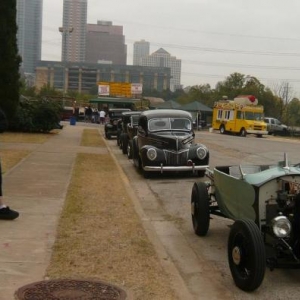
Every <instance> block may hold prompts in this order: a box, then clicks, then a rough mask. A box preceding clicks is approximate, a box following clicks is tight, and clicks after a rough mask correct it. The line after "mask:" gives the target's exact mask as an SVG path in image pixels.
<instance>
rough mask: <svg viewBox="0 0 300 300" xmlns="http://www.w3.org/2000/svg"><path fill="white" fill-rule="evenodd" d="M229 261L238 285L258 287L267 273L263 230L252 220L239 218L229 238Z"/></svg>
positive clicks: (250, 287) (252, 289)
mask: <svg viewBox="0 0 300 300" xmlns="http://www.w3.org/2000/svg"><path fill="white" fill-rule="evenodd" d="M228 262H229V266H230V271H231V275H232V277H233V280H234V282H235V284H236V286H237V287H239V288H240V289H241V290H244V291H248V292H251V291H254V290H255V289H257V288H258V287H259V286H260V285H261V283H262V281H263V279H264V275H265V269H266V253H265V246H264V242H263V239H262V236H261V232H260V230H259V228H258V227H257V225H256V224H255V223H254V222H253V221H252V220H237V221H235V223H234V224H233V226H232V228H231V230H230V234H229V238H228Z"/></svg>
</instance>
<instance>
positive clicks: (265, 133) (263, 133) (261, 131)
mask: <svg viewBox="0 0 300 300" xmlns="http://www.w3.org/2000/svg"><path fill="white" fill-rule="evenodd" d="M247 133H249V134H261V135H267V134H268V131H266V130H252V129H250V130H247Z"/></svg>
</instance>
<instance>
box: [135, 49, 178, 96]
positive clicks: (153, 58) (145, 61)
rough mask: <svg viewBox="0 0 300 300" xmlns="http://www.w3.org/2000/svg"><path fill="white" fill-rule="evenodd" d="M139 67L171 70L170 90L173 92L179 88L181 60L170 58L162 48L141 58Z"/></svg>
mask: <svg viewBox="0 0 300 300" xmlns="http://www.w3.org/2000/svg"><path fill="white" fill-rule="evenodd" d="M140 65H141V66H149V67H168V68H170V69H171V76H172V78H171V81H170V90H171V91H175V90H177V89H180V88H181V84H180V78H181V60H180V59H177V58H176V57H175V56H171V55H170V53H168V52H167V51H166V50H164V49H163V48H160V49H158V50H157V51H156V52H154V53H152V54H151V55H148V56H147V57H144V58H141V63H140Z"/></svg>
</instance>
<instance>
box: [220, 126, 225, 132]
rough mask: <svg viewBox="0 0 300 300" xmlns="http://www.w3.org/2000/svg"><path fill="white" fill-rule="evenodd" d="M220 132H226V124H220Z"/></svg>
mask: <svg viewBox="0 0 300 300" xmlns="http://www.w3.org/2000/svg"><path fill="white" fill-rule="evenodd" d="M220 133H221V134H225V126H224V125H221V126H220Z"/></svg>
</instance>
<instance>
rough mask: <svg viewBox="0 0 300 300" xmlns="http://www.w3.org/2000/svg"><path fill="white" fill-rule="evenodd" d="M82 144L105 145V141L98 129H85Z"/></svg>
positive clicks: (87, 145) (90, 145) (89, 145)
mask: <svg viewBox="0 0 300 300" xmlns="http://www.w3.org/2000/svg"><path fill="white" fill-rule="evenodd" d="M80 146H86V147H97V146H98V147H105V143H104V141H103V139H102V138H101V136H100V134H99V130H98V129H84V130H83V133H82V138H81V144H80Z"/></svg>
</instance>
